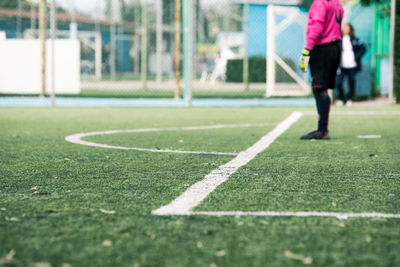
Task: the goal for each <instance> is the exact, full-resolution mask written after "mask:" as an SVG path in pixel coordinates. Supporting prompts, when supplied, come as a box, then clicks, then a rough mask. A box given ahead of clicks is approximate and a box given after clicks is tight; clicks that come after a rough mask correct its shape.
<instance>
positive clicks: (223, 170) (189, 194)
mask: <svg viewBox="0 0 400 267" xmlns="http://www.w3.org/2000/svg"><path fill="white" fill-rule="evenodd" d="M302 115H303V114H302V113H301V112H294V113H292V114H291V115H290V116H289V117H288V118H287V119H285V120H284V121H283V122H281V123H280V124H278V125H277V126H276V127H275V128H274V129H273V130H272V131H271V132H269V133H268V134H267V135H265V136H264V137H262V138H261V139H260V140H259V141H258V142H257V143H255V144H254V145H253V146H251V147H250V148H248V149H247V150H246V151H243V152H240V153H239V154H238V155H237V156H236V157H235V158H234V159H232V160H231V161H229V162H228V163H226V164H224V165H222V166H220V167H219V168H217V169H215V170H213V171H212V172H211V173H209V174H208V175H206V176H205V177H204V178H203V180H201V181H199V182H197V183H195V184H193V185H192V186H191V187H189V188H188V189H187V190H186V191H185V192H184V193H183V194H182V195H180V196H179V197H178V198H176V199H175V200H173V201H172V202H171V203H170V204H168V205H166V206H163V207H161V208H159V209H157V210H153V211H152V214H154V215H181V214H182V213H187V212H190V211H191V210H192V209H193V208H194V207H196V206H198V205H199V204H200V203H201V202H202V201H203V200H204V199H205V198H206V197H207V196H208V195H209V194H210V193H211V192H212V191H214V190H215V189H216V188H217V187H218V186H219V185H220V184H222V183H223V182H225V181H226V180H228V178H229V176H231V175H232V174H233V173H235V172H236V171H237V170H238V169H239V168H240V167H242V166H244V165H246V164H247V163H249V162H250V161H251V160H252V159H254V158H255V157H256V156H257V155H258V154H259V153H261V152H262V151H264V150H265V149H266V148H267V147H269V146H270V145H271V144H272V143H273V142H274V141H275V140H276V139H277V138H278V137H279V136H281V135H282V134H283V133H284V132H286V130H288V129H289V128H290V126H292V125H293V124H294V123H295V122H296V121H298V120H299V119H300V117H301V116H302Z"/></svg>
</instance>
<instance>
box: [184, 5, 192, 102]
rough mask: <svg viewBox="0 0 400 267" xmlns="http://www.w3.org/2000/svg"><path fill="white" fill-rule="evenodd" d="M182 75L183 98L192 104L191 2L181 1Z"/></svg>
mask: <svg viewBox="0 0 400 267" xmlns="http://www.w3.org/2000/svg"><path fill="white" fill-rule="evenodd" d="M182 11H183V12H182V13H183V77H184V84H185V88H184V99H185V101H187V103H188V105H189V106H191V105H192V78H193V21H192V18H193V2H192V1H183V10H182Z"/></svg>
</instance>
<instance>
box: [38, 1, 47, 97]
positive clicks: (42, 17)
mask: <svg viewBox="0 0 400 267" xmlns="http://www.w3.org/2000/svg"><path fill="white" fill-rule="evenodd" d="M39 28H40V41H41V47H42V50H41V58H42V68H41V76H42V80H41V82H42V84H41V91H40V97H44V94H45V92H46V0H40V5H39Z"/></svg>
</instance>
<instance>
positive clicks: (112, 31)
mask: <svg viewBox="0 0 400 267" xmlns="http://www.w3.org/2000/svg"><path fill="white" fill-rule="evenodd" d="M110 4H111V12H110V13H111V14H110V76H111V80H115V76H116V73H115V58H116V56H115V32H116V29H115V19H114V14H115V10H114V8H115V4H114V0H111V2H110Z"/></svg>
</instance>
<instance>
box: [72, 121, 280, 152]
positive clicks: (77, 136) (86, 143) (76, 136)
mask: <svg viewBox="0 0 400 267" xmlns="http://www.w3.org/2000/svg"><path fill="white" fill-rule="evenodd" d="M273 125H276V124H275V123H246V124H218V125H207V126H188V127H172V128H144V129H132V130H110V131H98V132H89V133H78V134H73V135H69V136H67V137H66V138H65V140H66V141H67V142H70V143H73V144H78V145H84V146H92V147H100V148H108V149H121V150H136V151H146V152H155V153H178V154H207V155H228V156H236V155H238V153H228V152H215V151H213V152H206V151H185V150H173V149H153V148H140V147H123V146H112V145H107V144H99V143H94V142H89V141H84V140H82V139H83V138H85V137H88V136H95V135H106V134H118V133H146V132H162V131H198V130H208V129H224V128H242V127H243V128H249V127H265V126H273Z"/></svg>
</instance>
